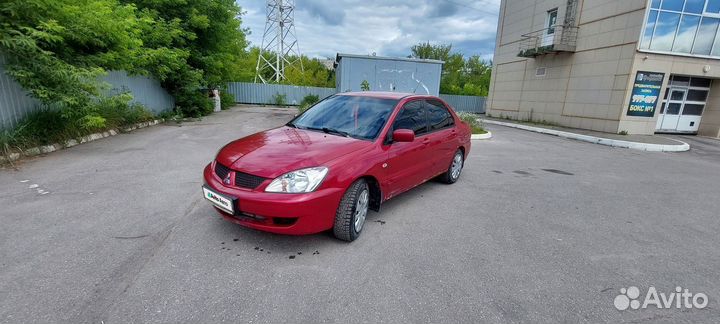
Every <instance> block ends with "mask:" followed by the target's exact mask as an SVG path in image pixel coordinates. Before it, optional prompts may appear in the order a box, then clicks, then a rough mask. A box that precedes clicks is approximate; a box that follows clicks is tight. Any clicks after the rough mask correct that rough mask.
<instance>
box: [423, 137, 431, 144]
mask: <svg viewBox="0 0 720 324" xmlns="http://www.w3.org/2000/svg"><path fill="white" fill-rule="evenodd" d="M422 143H423V144H425V145H428V144H430V139H429V138H425V139H424V140H423V141H422Z"/></svg>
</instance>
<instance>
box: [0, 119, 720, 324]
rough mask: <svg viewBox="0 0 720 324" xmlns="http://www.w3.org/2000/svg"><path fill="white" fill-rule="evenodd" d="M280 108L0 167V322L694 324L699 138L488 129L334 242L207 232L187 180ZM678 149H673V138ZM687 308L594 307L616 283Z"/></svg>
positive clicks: (710, 162)
mask: <svg viewBox="0 0 720 324" xmlns="http://www.w3.org/2000/svg"><path fill="white" fill-rule="evenodd" d="M293 114H294V110H291V109H280V108H269V107H241V108H234V109H233V110H230V111H223V112H220V113H217V114H214V115H212V116H209V117H207V118H205V119H203V120H202V121H199V122H190V123H183V124H174V123H167V124H164V125H160V126H155V127H151V128H147V129H142V130H138V131H134V132H131V133H127V134H122V135H119V136H114V137H111V138H107V139H103V140H99V141H95V142H91V143H88V144H84V145H80V146H76V147H73V148H70V149H67V150H63V151H60V152H56V153H52V154H49V155H47V156H43V157H38V158H35V159H30V160H27V161H24V162H22V163H20V164H19V170H11V169H5V170H0V184H2V185H1V186H0V222H1V223H2V226H0V322H6V323H39V322H43V323H46V322H62V323H129V322H145V323H179V322H183V323H192V322H196V323H216V322H233V323H242V322H253V323H257V322H265V323H281V322H312V323H314V322H349V323H359V322H366V323H378V322H458V323H477V322H499V323H507V322H546V323H547V322H551V323H555V322H621V321H622V322H644V321H666V322H675V323H678V322H714V321H716V320H717V318H719V317H720V311H718V309H720V306H718V302H720V249H719V248H718V247H720V235H719V234H718V233H719V232H720V214H719V211H720V154H718V153H717V152H718V150H717V149H716V147H717V146H716V145H718V143H717V141H715V140H708V139H701V138H697V139H695V138H693V139H692V140H697V141H702V143H704V144H703V145H699V146H698V147H699V149H691V151H690V152H685V153H649V152H641V151H634V150H627V149H614V148H610V147H605V146H600V145H593V144H588V143H582V142H577V141H572V140H566V139H561V138H557V137H553V136H547V135H541V134H536V133H531V132H525V131H522V130H516V129H510V128H504V127H501V126H496V127H490V130H491V131H492V132H493V134H494V137H493V139H491V140H488V141H477V142H474V143H473V145H474V146H473V149H472V151H471V154H470V155H469V157H468V160H467V163H466V167H465V169H464V171H463V174H462V176H461V178H460V180H459V181H458V182H457V183H456V184H454V185H444V184H441V183H438V182H430V183H427V184H424V185H422V186H420V187H418V188H416V189H414V190H412V191H409V192H407V193H405V194H402V195H401V196H399V197H397V198H395V199H393V200H391V201H389V202H387V203H386V204H384V205H383V206H382V210H381V212H380V213H375V212H372V213H371V214H370V215H369V216H368V221H367V223H366V227H365V228H364V229H363V233H362V235H361V237H360V238H359V239H358V240H357V241H355V242H352V243H346V242H342V241H338V240H336V239H334V238H333V237H332V234H329V233H321V234H317V235H311V236H299V237H298V236H281V235H273V234H268V233H264V232H258V231H254V230H250V229H246V228H243V227H241V226H238V225H234V224H231V223H228V222H226V221H224V220H223V219H222V218H221V217H220V216H219V215H218V214H217V213H216V212H215V211H214V210H213V209H212V207H211V206H210V205H209V204H208V203H207V202H206V201H204V200H203V198H202V195H201V191H200V186H201V185H202V169H203V167H204V166H205V165H206V164H207V163H208V162H209V161H210V160H211V159H212V158H213V156H214V154H215V153H216V152H217V150H218V149H219V148H220V147H221V146H222V145H224V144H225V143H227V142H228V141H230V140H232V139H235V138H238V137H242V136H245V135H249V134H252V133H254V132H257V131H260V130H264V129H267V128H271V127H275V126H279V125H282V124H283V123H285V122H287V121H288V120H289V119H290V118H292V116H293ZM691 145H692V143H691ZM630 286H637V287H640V289H641V290H642V291H647V288H648V287H650V286H652V287H655V288H657V290H658V291H664V292H672V291H673V290H674V289H675V287H682V288H683V289H685V288H687V289H689V290H690V291H692V292H695V293H704V294H706V295H707V296H708V298H709V303H708V306H707V307H705V308H704V309H675V308H672V309H655V308H652V307H651V308H648V309H638V310H625V311H619V310H617V309H616V308H615V306H613V300H614V298H615V297H616V296H617V295H618V294H620V289H621V288H626V287H630Z"/></svg>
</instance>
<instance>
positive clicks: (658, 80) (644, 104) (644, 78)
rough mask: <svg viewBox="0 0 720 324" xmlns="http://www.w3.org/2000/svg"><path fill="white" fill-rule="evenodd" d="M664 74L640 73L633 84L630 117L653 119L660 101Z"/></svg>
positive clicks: (628, 113) (629, 108) (628, 112)
mask: <svg viewBox="0 0 720 324" xmlns="http://www.w3.org/2000/svg"><path fill="white" fill-rule="evenodd" d="M663 78H665V74H664V73H657V72H643V71H638V72H637V75H636V76H635V84H633V91H632V96H631V97H630V106H629V107H628V111H627V115H628V116H639V117H652V116H654V115H655V107H656V106H657V103H658V101H659V99H660V90H662V83H663Z"/></svg>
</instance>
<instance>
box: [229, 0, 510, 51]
mask: <svg viewBox="0 0 720 324" xmlns="http://www.w3.org/2000/svg"><path fill="white" fill-rule="evenodd" d="M238 3H239V4H240V6H241V7H243V10H245V11H247V14H246V15H244V16H243V26H244V27H245V28H249V29H250V30H251V31H252V34H251V35H249V36H248V39H249V40H250V41H251V43H252V44H253V45H257V46H260V43H261V41H262V33H263V30H264V27H265V1H258V0H248V1H244V0H238ZM499 5H500V0H483V1H470V0H452V1H447V0H415V1H410V0H399V1H392V2H390V1H382V0H366V1H363V0H334V1H332V0H298V1H296V4H295V7H296V8H295V26H296V30H297V36H298V42H299V44H300V50H301V52H302V53H303V54H306V55H308V56H311V57H333V56H334V55H335V54H336V53H353V54H370V53H373V52H375V53H377V55H383V56H407V55H409V54H410V47H411V46H412V45H415V44H417V43H419V42H425V41H430V42H431V43H452V44H453V48H454V49H455V50H458V51H460V52H462V53H463V54H465V55H466V56H469V55H475V54H478V55H481V56H483V57H484V58H491V57H492V53H493V49H494V46H495V45H494V44H495V30H496V28H497V13H498V10H499Z"/></svg>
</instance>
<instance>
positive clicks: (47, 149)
mask: <svg viewBox="0 0 720 324" xmlns="http://www.w3.org/2000/svg"><path fill="white" fill-rule="evenodd" d="M161 122H163V119H155V120H152V121H147V122H142V123H137V124H135V125H131V126H128V127H124V128H120V129H110V130H107V131H104V132H101V133H94V134H90V135H86V136H83V137H80V139H79V140H76V139H70V140H67V141H65V143H62V144H61V143H55V144H51V145H43V146H37V147H32V148H29V149H27V150H24V151H22V152H20V153H17V152H16V153H11V154H10V155H9V156H8V157H5V156H0V163H5V162H12V161H17V160H18V159H20V158H21V157H30V156H35V155H40V154H46V153H51V152H55V151H59V150H62V149H64V148H69V147H73V146H76V145H79V144H83V143H87V142H92V141H97V140H99V139H103V138H106V137H110V136H115V135H117V134H120V133H121V132H131V131H134V130H136V129H140V128H145V127H149V126H154V125H157V124H159V123H161Z"/></svg>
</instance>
